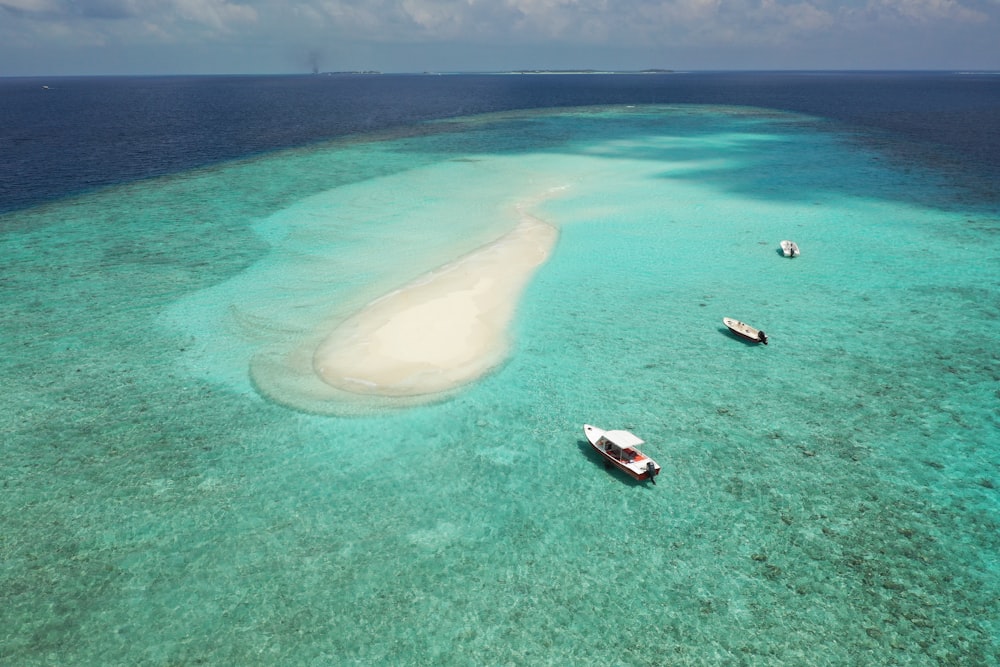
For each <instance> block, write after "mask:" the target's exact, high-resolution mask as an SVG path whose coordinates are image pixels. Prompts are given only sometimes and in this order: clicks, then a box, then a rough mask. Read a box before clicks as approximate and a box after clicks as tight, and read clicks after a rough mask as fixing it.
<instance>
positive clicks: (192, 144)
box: [0, 72, 1000, 211]
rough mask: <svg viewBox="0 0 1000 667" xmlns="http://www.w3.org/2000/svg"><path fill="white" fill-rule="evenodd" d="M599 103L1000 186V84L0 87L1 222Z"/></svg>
mask: <svg viewBox="0 0 1000 667" xmlns="http://www.w3.org/2000/svg"><path fill="white" fill-rule="evenodd" d="M608 104H723V105H740V106H751V107H762V108H771V109H781V110H784V111H794V112H801V113H806V114H814V115H818V116H822V117H824V118H829V119H831V120H836V121H840V122H842V123H844V124H845V125H846V126H847V127H848V128H850V127H855V128H858V129H864V130H866V131H872V130H878V131H883V132H885V133H887V134H888V135H889V136H890V137H891V138H892V141H893V143H901V144H903V145H902V146H897V149H906V148H910V149H913V150H916V151H921V152H922V154H923V155H924V156H925V158H926V159H927V160H928V161H931V162H933V161H941V162H942V163H950V164H952V165H954V164H958V165H959V166H958V167H957V168H958V169H959V171H963V172H964V173H965V175H966V176H967V177H968V178H970V179H974V180H976V181H979V182H980V183H982V184H985V185H986V186H987V187H988V186H990V185H992V184H995V183H996V182H997V179H998V176H997V175H998V173H1000V74H997V73H975V72H961V73H956V72H905V73H900V72H864V73H862V72H813V73H809V72H784V73H782V72H777V73H776V72H766V73H751V72H740V73H731V72H713V73H682V74H666V75H663V74H661V75H649V74H636V75H629V74H619V75H471V74H467V75H443V76H432V75H378V76H373V75H341V76H261V77H254V76H239V77H222V76H220V77H141V78H132V77H107V78H91V77H88V78H47V79H41V78H27V79H23V78H18V79H0V156H2V160H0V211H7V210H12V209H15V208H23V207H26V206H32V205H35V204H39V203H42V202H45V201H50V200H53V199H58V198H60V197H64V196H66V195H68V194H74V193H78V192H84V191H87V190H91V189H94V188H99V187H102V186H106V185H112V184H116V183H124V182H128V181H132V180H137V179H143V178H151V177H155V176H162V175H165V174H170V173H174V172H178V171H183V170H186V169H191V168H194V167H199V166H204V165H207V164H212V163H216V162H221V161H225V160H232V159H236V158H241V157H245V156H248V155H254V154H258V153H263V152H267V151H273V150H276V149H282V148H289V147H293V146H302V145H307V144H310V143H315V142H321V141H324V140H328V139H332V138H334V137H340V136H345V135H350V134H356V133H363V132H377V131H384V130H392V129H397V128H407V127H410V126H412V125H413V124H414V123H418V122H420V121H425V120H430V119H440V118H450V117H456V116H467V115H473V114H482V113H488V112H495V111H507V110H512V109H540V108H549V107H572V106H586V105H608Z"/></svg>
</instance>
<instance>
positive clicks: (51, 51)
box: [0, 0, 1000, 76]
mask: <svg viewBox="0 0 1000 667" xmlns="http://www.w3.org/2000/svg"><path fill="white" fill-rule="evenodd" d="M314 68H315V69H317V70H319V71H358V70H376V71H381V72H386V73H389V72H424V71H431V72H475V71H509V70H524V69H557V70H565V69H597V70H640V69H649V68H659V69H671V70H775V69H777V70H816V69H826V70H831V69H832V70H845V69H847V70H854V69H897V70H898V69H944V70H1000V0H848V1H844V2H833V1H830V0H0V76H61V75H100V74H285V73H307V72H310V71H312V70H313V69H314Z"/></svg>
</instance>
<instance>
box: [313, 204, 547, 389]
mask: <svg viewBox="0 0 1000 667" xmlns="http://www.w3.org/2000/svg"><path fill="white" fill-rule="evenodd" d="M519 213H520V222H519V223H518V225H517V226H516V227H515V228H514V229H513V230H512V231H510V232H509V233H508V234H506V235H504V236H503V237H501V238H499V239H497V240H496V241H494V242H493V243H490V244H488V245H486V246H484V247H482V248H479V249H478V250H475V251H473V252H472V253H470V254H468V255H465V256H464V257H462V258H460V259H458V260H456V261H454V262H451V263H449V264H446V265H444V266H442V267H440V268H438V269H436V270H434V271H432V272H430V273H429V274H427V275H425V276H422V277H421V278H419V279H417V280H415V281H414V282H412V283H410V284H409V285H406V286H405V287H403V288H401V289H399V290H397V291H395V292H392V293H390V294H387V295H386V296H384V297H382V298H380V299H377V300H376V301H373V302H372V303H370V304H368V305H367V306H365V307H364V308H363V309H362V310H361V311H359V312H358V313H356V314H355V315H353V316H351V317H349V318H348V319H347V320H345V321H344V322H342V323H341V324H340V325H339V326H338V327H337V328H336V329H335V330H334V331H333V332H331V334H330V335H329V336H328V337H327V338H326V339H325V340H324V341H323V342H322V343H321V344H320V345H319V347H318V348H317V350H316V353H315V356H314V358H313V364H314V368H315V371H316V373H317V374H318V375H319V376H320V377H321V378H322V379H323V381H324V382H326V383H327V384H329V385H331V386H333V387H336V388H338V389H341V390H344V391H349V392H352V393H356V394H374V395H383V396H419V395H422V394H429V393H437V392H442V391H447V390H449V389H452V388H454V387H458V386H460V385H463V384H465V383H467V382H470V381H472V380H474V379H476V378H478V377H480V376H481V375H483V374H484V373H486V372H487V371H489V370H490V369H491V368H493V367H494V366H496V365H497V364H499V363H500V362H501V361H503V359H504V358H505V356H506V353H507V348H508V340H509V334H508V328H509V324H510V320H511V318H512V317H513V315H514V312H515V309H516V307H517V303H518V300H519V298H520V295H521V292H522V291H523V290H524V287H525V286H526V285H527V283H528V280H529V279H530V278H531V276H532V274H533V273H534V271H535V269H536V268H537V267H538V266H539V265H541V264H542V263H543V262H545V260H546V259H547V258H548V256H549V254H550V252H551V250H552V247H553V246H554V245H555V242H556V239H557V237H558V232H557V230H556V229H555V228H554V227H552V226H551V225H548V224H546V223H545V222H543V221H541V220H539V219H537V218H535V217H533V216H531V215H529V214H527V213H525V212H524V211H523V210H520V211H519Z"/></svg>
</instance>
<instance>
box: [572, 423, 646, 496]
mask: <svg viewBox="0 0 1000 667" xmlns="http://www.w3.org/2000/svg"><path fill="white" fill-rule="evenodd" d="M583 432H584V434H585V435H586V436H587V440H589V441H590V445H591V446H592V447H593V448H594V450H595V451H596V452H597V453H598V454H600V455H601V457H602V458H603V459H604V464H605V465H613V466H614V467H616V468H618V469H619V470H621V471H622V472H624V473H625V474H626V475H628V476H629V477H631V478H632V479H635V480H638V481H640V482H644V481H646V480H647V479H648V480H649V481H651V482H652V483H653V484H656V476H657V475H659V474H660V464H659V463H657V462H656V461H654V460H653V459H651V458H649V457H648V456H646V455H645V454H643V453H642V452H641V451H639V449H638V446H639V445H641V444H643V441H642V440H641V439H640V438H638V437H637V436H636V435H635V434H633V433H631V432H630V431H605V430H604V429H600V428H597V427H596V426H591V425H590V424H584V425H583Z"/></svg>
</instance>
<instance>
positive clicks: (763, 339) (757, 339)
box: [722, 317, 767, 345]
mask: <svg viewBox="0 0 1000 667" xmlns="http://www.w3.org/2000/svg"><path fill="white" fill-rule="evenodd" d="M722 323H723V324H725V325H726V326H727V327H729V330H730V331H732V332H733V333H734V334H736V335H737V336H739V337H740V338H745V339H747V340H749V341H752V342H754V343H764V345H767V334H766V333H764V332H763V331H761V330H760V329H754V328H753V327H752V326H750V325H749V324H744V323H743V322H740V321H739V320H734V319H733V318H731V317H723V318H722Z"/></svg>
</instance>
